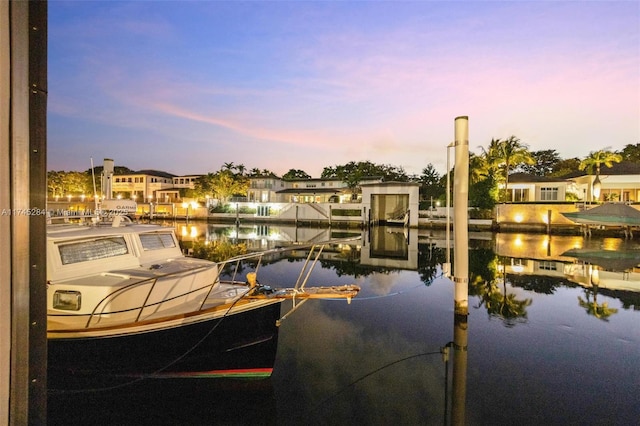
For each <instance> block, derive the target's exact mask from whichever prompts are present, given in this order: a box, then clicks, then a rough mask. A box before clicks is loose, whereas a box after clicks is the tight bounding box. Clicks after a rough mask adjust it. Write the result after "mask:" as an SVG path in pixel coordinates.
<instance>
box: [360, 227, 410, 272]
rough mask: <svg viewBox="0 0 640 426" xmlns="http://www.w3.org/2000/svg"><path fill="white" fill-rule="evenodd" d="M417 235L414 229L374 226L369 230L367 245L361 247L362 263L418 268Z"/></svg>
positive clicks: (388, 266)
mask: <svg viewBox="0 0 640 426" xmlns="http://www.w3.org/2000/svg"><path fill="white" fill-rule="evenodd" d="M417 237H418V235H417V232H415V230H410V229H402V228H389V227H385V226H376V227H373V228H371V229H370V230H369V240H370V241H369V246H368V249H367V247H363V248H362V252H361V255H360V263H361V264H362V265H371V266H382V267H387V268H395V269H409V270H416V269H418V238H417Z"/></svg>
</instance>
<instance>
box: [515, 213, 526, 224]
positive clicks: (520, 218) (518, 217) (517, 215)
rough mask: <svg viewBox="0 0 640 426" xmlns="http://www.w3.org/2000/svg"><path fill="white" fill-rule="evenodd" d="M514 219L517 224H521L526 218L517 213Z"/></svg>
mask: <svg viewBox="0 0 640 426" xmlns="http://www.w3.org/2000/svg"><path fill="white" fill-rule="evenodd" d="M513 218H514V220H515V221H516V222H517V223H520V222H522V221H523V220H524V216H523V215H522V213H516V215H515V216H514V217H513Z"/></svg>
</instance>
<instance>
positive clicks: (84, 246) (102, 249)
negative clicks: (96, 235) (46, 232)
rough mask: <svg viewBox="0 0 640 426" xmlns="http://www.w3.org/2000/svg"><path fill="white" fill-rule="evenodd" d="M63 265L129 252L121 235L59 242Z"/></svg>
mask: <svg viewBox="0 0 640 426" xmlns="http://www.w3.org/2000/svg"><path fill="white" fill-rule="evenodd" d="M58 250H59V251H60V258H61V259H62V264H63V265H68V264H71V263H79V262H87V261H89V260H97V259H105V258H109V257H115V256H122V255H124V254H127V253H129V250H128V249H127V243H126V242H125V241H124V238H123V237H108V238H101V239H97V240H89V241H81V242H77V243H68V244H60V246H59V247H58Z"/></svg>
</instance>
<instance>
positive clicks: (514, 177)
mask: <svg viewBox="0 0 640 426" xmlns="http://www.w3.org/2000/svg"><path fill="white" fill-rule="evenodd" d="M566 180H567V179H565V178H558V177H550V176H537V175H532V174H529V173H523V172H518V173H513V174H511V175H509V182H510V183H525V182H526V183H528V182H565V181H566Z"/></svg>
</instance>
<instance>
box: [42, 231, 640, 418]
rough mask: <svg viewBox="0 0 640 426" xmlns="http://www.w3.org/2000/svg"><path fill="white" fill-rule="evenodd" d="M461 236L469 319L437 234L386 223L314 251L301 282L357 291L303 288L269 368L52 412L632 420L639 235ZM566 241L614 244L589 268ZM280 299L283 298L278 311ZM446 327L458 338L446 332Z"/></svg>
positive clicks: (274, 275)
mask: <svg viewBox="0 0 640 426" xmlns="http://www.w3.org/2000/svg"><path fill="white" fill-rule="evenodd" d="M177 229H178V233H179V234H180V235H182V238H183V241H184V242H185V243H186V245H187V246H189V243H190V241H197V240H202V239H209V240H215V239H225V238H229V239H231V240H232V241H238V242H240V241H244V242H247V244H248V245H249V246H250V247H251V248H253V249H266V248H273V247H276V246H280V245H285V244H287V243H289V242H291V241H307V240H311V239H314V238H318V239H323V238H326V237H329V236H333V237H337V236H340V237H342V236H345V235H344V232H343V231H335V230H334V231H329V230H320V229H295V228H287V227H266V226H261V227H242V228H238V229H236V228H224V227H213V226H209V227H207V226H206V225H198V226H191V225H190V226H186V225H185V224H178V225H177ZM469 245H470V247H469V249H470V250H469V276H470V281H471V283H470V286H469V292H470V299H469V311H470V312H469V316H468V318H467V321H466V324H465V323H464V322H462V323H456V322H455V320H454V315H453V306H454V303H453V284H452V282H451V280H450V279H449V278H446V277H445V276H444V275H443V272H442V264H443V263H446V261H447V257H446V252H447V250H446V241H445V239H444V234H443V233H437V232H431V233H430V232H429V231H428V230H420V232H418V231H411V232H409V233H407V234H405V233H403V232H402V231H401V230H397V229H384V228H382V229H378V230H376V231H375V232H373V233H372V234H365V235H363V236H362V239H361V240H360V241H359V242H358V244H357V245H356V244H353V245H350V246H348V247H346V246H344V247H335V248H334V249H333V250H330V251H328V252H327V253H325V256H324V258H323V260H322V261H321V262H319V264H318V265H317V266H316V268H315V270H314V271H313V273H312V275H311V277H310V279H309V282H308V284H307V285H308V286H312V285H336V284H351V283H357V284H358V285H360V286H361V287H362V291H361V292H360V294H359V295H358V297H357V298H355V299H354V300H353V301H352V303H351V304H347V303H346V302H345V301H338V300H318V301H315V300H313V301H309V302H308V303H305V304H303V305H302V306H300V307H299V309H297V310H296V311H295V312H293V313H291V314H290V315H289V316H288V317H287V318H286V319H285V320H284V321H283V322H282V325H281V327H280V334H279V342H278V353H277V359H276V363H275V365H274V371H273V375H272V376H271V378H269V379H265V380H260V381H231V382H222V381H219V380H212V379H185V380H183V381H174V380H167V381H143V382H140V383H137V384H136V385H133V386H131V387H128V388H123V389H119V390H118V391H113V392H93V393H87V394H76V395H56V396H52V397H51V398H50V401H49V411H50V415H49V419H50V424H91V423H93V424H118V425H120V424H172V425H174V424H282V425H288V424H322V425H326V424H335V425H349V424H366V425H387V424H389V425H391V424H393V425H400V424H402V425H416V424H427V425H428V424H436V425H439V424H448V423H449V422H451V419H452V418H461V416H463V418H464V419H465V423H466V424H470V425H498V424H519V425H522V424H532V425H541V424H562V425H564V424H579V425H587V424H614V425H616V424H619V425H631V424H638V422H639V419H640V402H639V401H640V400H639V399H638V395H639V394H640V326H639V325H638V324H639V322H640V310H639V309H640V268H638V267H637V265H638V264H639V263H640V257H635V256H636V254H635V250H639V249H640V240H639V241H637V242H634V241H633V240H628V241H625V240H624V239H616V238H608V239H601V240H598V239H583V238H581V237H557V236H552V237H551V238H548V237H546V236H539V235H536V236H531V235H519V234H508V235H505V234H500V235H492V234H472V235H471V240H470V243H469ZM576 248H577V249H583V251H584V249H589V250H591V251H594V250H599V249H604V250H606V251H605V254H611V253H613V252H616V253H617V254H616V256H615V258H614V259H607V260H605V261H603V262H600V263H602V264H603V266H596V265H595V260H594V259H588V262H587V261H585V260H584V259H579V258H576V257H574V256H569V255H567V252H568V251H569V250H572V249H576ZM569 253H570V254H575V252H569ZM591 254H593V253H591ZM625 257H628V258H631V260H629V259H624V258H625ZM616 260H618V261H620V260H626V261H625V262H616ZM302 261H303V260H302V259H282V260H280V261H277V262H274V263H271V264H268V265H263V266H262V267H261V268H260V270H259V273H258V277H259V279H260V282H261V283H262V284H269V285H271V286H273V287H278V286H292V285H293V283H295V281H296V279H297V277H298V274H299V271H300V268H301V262H302ZM634 263H635V265H636V268H635V269H629V265H633V264H634ZM607 269H609V270H610V271H607ZM290 308H291V302H284V303H283V306H282V313H283V314H285V313H286V312H287V311H288V310H289V309H290ZM456 327H457V329H456V333H458V334H456V343H459V342H464V341H465V340H466V342H467V346H466V350H464V349H465V348H462V347H461V345H457V346H456V345H451V344H450V342H452V341H453V340H454V328H456ZM445 347H448V357H446V356H444V354H443V348H445ZM444 352H446V351H444Z"/></svg>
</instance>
